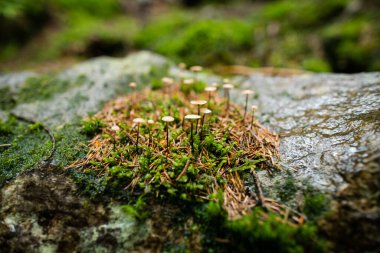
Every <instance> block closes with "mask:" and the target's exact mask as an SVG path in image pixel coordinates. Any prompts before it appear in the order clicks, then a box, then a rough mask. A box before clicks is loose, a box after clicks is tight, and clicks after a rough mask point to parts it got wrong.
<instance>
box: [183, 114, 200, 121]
mask: <svg viewBox="0 0 380 253" xmlns="http://www.w3.org/2000/svg"><path fill="white" fill-rule="evenodd" d="M200 118H201V116H199V115H196V114H188V115H186V116H185V119H188V120H195V119H200Z"/></svg>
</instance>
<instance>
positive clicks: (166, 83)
mask: <svg viewBox="0 0 380 253" xmlns="http://www.w3.org/2000/svg"><path fill="white" fill-rule="evenodd" d="M161 81H162V82H163V83H164V87H165V90H166V91H167V93H170V90H171V89H170V87H171V85H172V84H173V83H174V80H173V78H170V77H163V78H162V79H161Z"/></svg>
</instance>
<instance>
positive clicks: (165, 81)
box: [161, 77, 174, 84]
mask: <svg viewBox="0 0 380 253" xmlns="http://www.w3.org/2000/svg"><path fill="white" fill-rule="evenodd" d="M161 80H162V82H163V83H165V84H173V83H174V80H173V78H170V77H163V78H162V79H161Z"/></svg>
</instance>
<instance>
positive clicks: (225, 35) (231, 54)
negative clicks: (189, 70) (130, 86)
mask: <svg viewBox="0 0 380 253" xmlns="http://www.w3.org/2000/svg"><path fill="white" fill-rule="evenodd" d="M168 31H170V33H169V32H168ZM252 36H253V30H252V29H251V27H250V26H249V25H248V24H246V23H245V22H242V21H240V20H234V19H228V20H197V21H194V20H193V21H192V22H189V18H188V17H187V16H180V17H179V18H177V19H172V17H171V16H166V17H163V18H160V19H159V20H157V21H154V22H152V24H151V25H149V26H148V27H147V28H145V29H143V30H142V32H141V33H140V34H139V35H138V37H137V43H138V45H139V46H141V47H146V48H151V49H153V50H154V51H156V52H158V53H161V54H164V55H166V56H169V57H172V58H174V59H176V60H180V61H185V62H187V63H189V64H190V65H196V64H201V65H211V64H222V63H232V62H234V61H235V58H236V55H235V53H238V52H239V51H242V50H243V51H244V50H247V49H248V48H250V47H251V46H252Z"/></svg>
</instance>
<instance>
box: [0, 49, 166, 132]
mask: <svg viewBox="0 0 380 253" xmlns="http://www.w3.org/2000/svg"><path fill="white" fill-rule="evenodd" d="M167 62H168V61H167V60H166V59H164V58H163V57H161V56H159V55H155V54H152V53H149V52H144V51H143V52H139V53H135V54H132V55H130V56H128V57H126V58H123V59H114V58H107V57H102V58H97V59H94V60H90V61H87V62H85V63H82V64H79V65H77V66H74V67H72V68H70V69H68V70H66V71H64V72H62V73H61V74H59V75H58V77H57V78H58V79H60V80H76V79H77V78H80V77H85V81H84V82H82V83H81V84H80V85H79V86H76V87H73V88H71V89H69V90H67V91H66V92H64V93H60V94H55V95H54V96H53V97H52V98H51V99H49V100H44V101H35V102H32V103H27V104H19V105H17V106H16V107H15V108H14V109H13V110H12V113H14V114H16V115H18V116H22V117H25V118H31V119H34V120H36V121H41V122H44V124H46V125H47V126H50V127H56V126H59V125H64V124H67V123H70V122H71V121H73V120H74V119H78V118H82V117H85V116H87V115H88V114H89V113H94V112H96V111H98V110H99V109H100V106H101V105H102V104H103V103H104V102H106V101H108V100H110V99H111V98H114V97H115V96H117V95H118V94H120V92H124V93H125V92H126V91H128V89H129V88H128V83H129V82H131V81H135V79H136V78H138V76H139V75H143V74H147V73H148V72H149V70H150V68H151V67H152V66H161V65H164V64H166V63H167ZM18 78H21V77H17V78H16V77H13V78H9V79H10V80H13V82H16V80H18ZM0 83H1V80H0Z"/></svg>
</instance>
